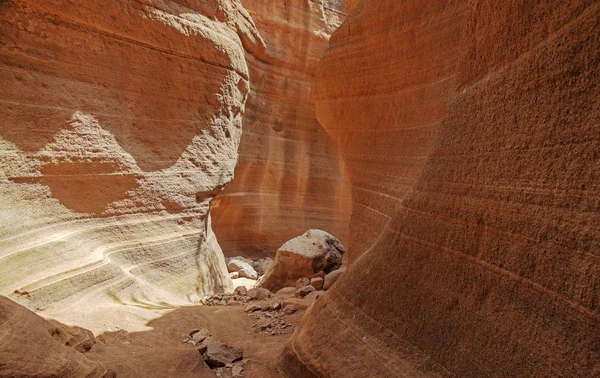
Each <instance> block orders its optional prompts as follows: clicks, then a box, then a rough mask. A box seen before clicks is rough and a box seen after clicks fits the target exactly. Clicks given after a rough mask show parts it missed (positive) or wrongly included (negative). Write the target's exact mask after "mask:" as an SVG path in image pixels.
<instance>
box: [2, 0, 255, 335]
mask: <svg viewBox="0 0 600 378" xmlns="http://www.w3.org/2000/svg"><path fill="white" fill-rule="evenodd" d="M0 19H1V20H2V22H1V23H0V41H1V43H0V82H2V87H3V89H2V91H0V294H3V295H8V296H10V297H11V298H12V299H14V300H16V301H18V302H19V303H21V304H24V305H26V306H27V307H28V308H30V309H32V310H37V311H38V312H40V313H41V314H44V315H47V316H52V317H55V318H58V319H60V320H62V321H66V322H71V323H76V324H78V325H82V326H84V327H87V328H90V329H92V330H94V331H99V330H103V329H107V328H112V327H116V326H120V327H127V328H128V329H129V330H135V329H136V327H138V326H141V325H142V324H144V323H145V322H146V320H147V319H146V318H147V317H148V316H152V315H151V314H152V311H157V312H160V311H161V310H163V309H167V308H170V307H171V306H172V305H181V304H188V303H193V302H195V301H198V299H199V298H200V297H201V296H203V295H205V294H209V293H212V292H215V291H216V292H219V291H223V290H230V289H232V287H231V285H232V283H231V281H230V279H229V276H228V275H227V269H226V266H225V261H224V258H223V255H222V253H221V251H220V248H219V245H218V244H217V241H216V239H215V235H214V233H213V232H212V229H211V225H210V216H209V202H210V200H211V198H212V197H213V196H214V195H215V194H216V193H217V192H219V191H220V190H221V188H222V187H223V186H224V185H226V184H227V183H228V182H229V181H230V180H231V179H232V177H233V173H234V167H235V165H236V161H237V150H238V145H239V141H240V135H241V131H242V116H243V112H244V107H245V102H246V99H247V96H248V91H249V88H250V84H249V72H248V67H247V63H246V59H245V57H244V48H243V45H244V46H246V47H247V48H255V49H264V42H263V40H262V39H261V37H260V36H259V34H258V30H257V29H256V28H255V26H254V24H253V21H252V18H251V17H250V16H249V15H248V13H247V12H246V10H245V9H244V8H243V6H242V5H241V4H240V3H239V2H238V1H228V2H222V1H216V0H211V1H202V2H198V1H159V0H156V1H140V2H138V1H127V2H115V1H102V0H95V1H83V0H77V1H69V2H64V1H59V0H41V1H40V0H36V1H25V0H10V1H2V2H0ZM148 310H152V311H148Z"/></svg>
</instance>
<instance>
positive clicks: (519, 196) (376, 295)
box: [278, 0, 600, 377]
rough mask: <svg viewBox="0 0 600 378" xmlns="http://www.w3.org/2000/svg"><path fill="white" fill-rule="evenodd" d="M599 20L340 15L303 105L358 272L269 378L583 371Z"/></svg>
mask: <svg viewBox="0 0 600 378" xmlns="http://www.w3.org/2000/svg"><path fill="white" fill-rule="evenodd" d="M598 20H600V4H599V3H598V2H594V1H558V0H557V1H547V2H535V3H534V2H529V1H516V0H513V1H502V2H493V1H445V0H430V1H406V2H396V1H392V0H389V1H379V2H370V1H365V0H363V1H360V2H359V3H358V4H357V5H356V7H355V8H354V10H353V11H352V13H350V14H349V15H348V18H347V19H346V21H345V23H344V25H342V27H341V28H340V30H339V31H338V32H336V34H335V35H334V36H333V37H332V40H331V47H330V49H329V50H328V52H327V54H326V56H325V57H324V59H323V60H322V62H321V67H320V73H319V79H318V89H317V109H318V110H317V113H318V119H319V121H320V122H321V123H322V124H323V126H324V127H325V128H326V129H327V130H328V132H329V133H330V134H332V135H333V137H334V138H335V139H336V140H337V141H338V142H339V143H340V148H341V150H342V153H343V155H344V158H345V160H346V164H347V167H348V171H349V174H350V177H351V181H352V186H353V187H352V190H353V199H354V208H353V218H352V225H351V235H352V240H351V243H350V246H349V249H350V253H351V254H353V256H351V259H353V260H354V261H355V262H354V264H353V265H351V266H350V268H349V270H348V271H347V273H346V274H345V275H344V276H343V277H342V278H341V280H340V281H339V282H338V283H337V284H336V286H335V287H334V288H333V289H331V290H330V291H329V292H328V293H327V294H326V295H325V296H324V297H323V298H322V299H321V300H319V301H317V302H316V304H315V305H314V306H313V307H312V308H311V309H310V310H309V311H308V313H307V315H306V316H305V318H304V321H303V324H302V326H301V327H300V329H299V330H297V332H296V333H295V335H294V337H293V339H292V341H291V342H290V344H289V345H288V346H287V347H286V350H285V351H284V353H283V354H282V357H281V359H280V361H279V362H280V363H279V365H278V368H279V370H280V372H281V373H283V374H284V375H287V376H290V377H325V376H333V377H365V376H373V377H404V376H407V377H420V376H461V377H483V376H497V377H506V376H523V377H530V376H573V377H575V376H577V377H592V376H597V375H598V374H599V373H600V338H599V337H598V335H599V334H600V307H599V305H600V290H599V289H600V260H599V257H600V256H599V254H598V251H599V250H600V248H599V246H600V233H599V231H598V227H596V225H597V224H599V222H600V186H599V184H600V160H599V159H598V153H599V151H600V140H599V136H600V111H599V110H598V109H600V106H599V105H600V68H599V67H600V39H599V38H598V36H599V35H600V34H599V33H598V31H599V30H600V24H599V23H598ZM373 225H375V227H374V226H373ZM379 231H382V232H381V233H380V232H379ZM356 232H361V234H360V235H356V234H355V233H356Z"/></svg>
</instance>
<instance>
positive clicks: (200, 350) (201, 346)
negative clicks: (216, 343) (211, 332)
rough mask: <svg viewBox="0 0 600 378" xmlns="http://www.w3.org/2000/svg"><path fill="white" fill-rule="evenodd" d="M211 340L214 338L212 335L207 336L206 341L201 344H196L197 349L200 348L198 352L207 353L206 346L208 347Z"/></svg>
mask: <svg viewBox="0 0 600 378" xmlns="http://www.w3.org/2000/svg"><path fill="white" fill-rule="evenodd" d="M211 341H213V339H212V338H211V337H207V338H206V339H204V341H202V342H201V343H200V345H196V349H198V352H200V354H202V355H204V353H206V348H208V343H209V342H211Z"/></svg>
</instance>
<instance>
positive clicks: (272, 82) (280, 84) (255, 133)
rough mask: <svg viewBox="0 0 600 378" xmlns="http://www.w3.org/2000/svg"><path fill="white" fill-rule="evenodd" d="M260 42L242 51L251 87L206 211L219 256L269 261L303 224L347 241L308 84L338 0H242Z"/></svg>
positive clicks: (338, 16) (345, 206)
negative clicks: (231, 156) (231, 170)
mask: <svg viewBox="0 0 600 378" xmlns="http://www.w3.org/2000/svg"><path fill="white" fill-rule="evenodd" d="M241 2H242V4H243V5H244V7H245V8H246V9H248V12H249V14H250V15H251V16H252V19H253V20H254V22H255V23H256V27H257V29H258V31H259V32H260V35H261V36H262V37H263V39H264V41H265V48H264V49H248V51H247V53H246V60H247V62H248V67H249V72H250V80H251V89H250V93H249V96H248V101H247V104H246V112H245V114H244V119H243V128H244V133H243V135H242V140H241V144H240V152H239V153H240V158H239V163H238V166H237V167H236V171H235V180H234V181H233V182H232V183H231V184H230V185H228V186H227V188H226V189H225V190H224V191H223V192H221V193H219V195H218V197H217V198H215V200H214V201H213V203H212V205H211V214H212V220H213V228H214V229H215V232H216V234H217V236H218V238H219V243H220V245H221V247H222V248H223V251H224V253H225V255H226V256H237V255H242V256H246V257H252V258H257V257H262V256H271V257H273V256H274V254H275V252H276V251H277V249H278V248H279V247H280V246H281V245H282V244H283V243H285V242H286V241H287V240H289V239H291V238H293V237H295V236H297V235H300V234H302V233H303V232H304V231H306V230H307V229H310V228H319V229H323V230H325V231H327V232H330V233H332V234H333V235H336V236H337V237H338V238H339V239H340V240H341V241H342V242H343V243H345V242H346V241H347V238H348V223H349V222H348V219H349V215H350V208H351V197H350V185H349V181H348V177H347V174H346V173H345V169H344V166H343V164H342V159H341V157H340V154H339V150H338V148H337V146H336V145H335V143H334V142H333V141H332V140H331V138H330V137H329V136H328V135H327V134H326V133H325V131H324V130H323V128H322V127H321V126H320V125H319V123H318V122H317V121H316V118H315V109H314V100H313V97H314V96H313V84H314V81H315V73H316V68H317V63H318V61H319V59H320V58H321V55H322V54H323V52H324V50H325V48H326V47H327V42H328V39H329V35H330V34H331V33H332V32H333V31H334V30H335V29H336V28H337V27H338V26H339V24H340V23H341V21H342V20H343V17H344V0H317V1H314V0H310V1H309V0H286V1H273V0H242V1H241Z"/></svg>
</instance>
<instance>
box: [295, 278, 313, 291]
mask: <svg viewBox="0 0 600 378" xmlns="http://www.w3.org/2000/svg"><path fill="white" fill-rule="evenodd" d="M308 285H310V280H309V279H308V278H298V280H297V281H296V289H300V288H301V287H304V286H308Z"/></svg>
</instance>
